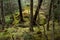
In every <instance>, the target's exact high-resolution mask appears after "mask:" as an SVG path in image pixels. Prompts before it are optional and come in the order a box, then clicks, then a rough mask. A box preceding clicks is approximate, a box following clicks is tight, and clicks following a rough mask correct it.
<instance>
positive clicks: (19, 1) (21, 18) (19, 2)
mask: <svg viewBox="0 0 60 40" xmlns="http://www.w3.org/2000/svg"><path fill="white" fill-rule="evenodd" d="M18 5H19V12H20V21H21V22H23V21H24V20H23V15H22V6H21V0H18Z"/></svg>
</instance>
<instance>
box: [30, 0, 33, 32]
mask: <svg viewBox="0 0 60 40" xmlns="http://www.w3.org/2000/svg"><path fill="white" fill-rule="evenodd" d="M30 17H31V19H30V25H31V26H30V31H33V0H31V1H30Z"/></svg>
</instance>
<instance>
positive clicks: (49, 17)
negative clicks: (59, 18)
mask: <svg viewBox="0 0 60 40" xmlns="http://www.w3.org/2000/svg"><path fill="white" fill-rule="evenodd" d="M51 8H52V2H50V8H49V14H48V23H47V30H49V21H50V19H51Z"/></svg>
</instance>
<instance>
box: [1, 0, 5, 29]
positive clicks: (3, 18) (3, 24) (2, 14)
mask: <svg viewBox="0 0 60 40" xmlns="http://www.w3.org/2000/svg"><path fill="white" fill-rule="evenodd" d="M1 16H2V30H4V26H5V17H4V16H5V14H4V12H3V0H1Z"/></svg>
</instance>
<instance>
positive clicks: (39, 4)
mask: <svg viewBox="0 0 60 40" xmlns="http://www.w3.org/2000/svg"><path fill="white" fill-rule="evenodd" d="M42 1H43V0H38V7H37V9H36V11H35V15H34V18H33V20H34V21H33V24H35V22H36V19H37V15H38V14H39V9H40V8H41V4H42Z"/></svg>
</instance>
